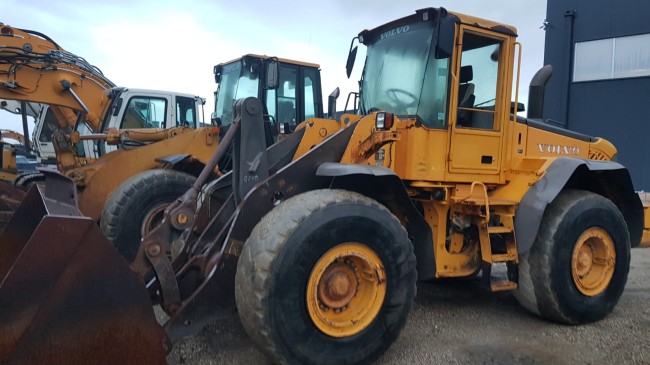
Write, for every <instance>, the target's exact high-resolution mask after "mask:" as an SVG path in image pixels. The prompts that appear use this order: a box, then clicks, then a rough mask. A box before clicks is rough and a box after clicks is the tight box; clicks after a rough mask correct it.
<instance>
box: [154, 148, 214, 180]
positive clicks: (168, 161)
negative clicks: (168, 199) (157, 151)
mask: <svg viewBox="0 0 650 365" xmlns="http://www.w3.org/2000/svg"><path fill="white" fill-rule="evenodd" d="M156 162H158V163H160V164H162V165H163V166H165V165H166V166H167V168H169V169H171V170H177V171H182V172H186V173H188V174H190V175H193V176H199V174H200V173H201V170H203V167H204V166H205V163H203V161H201V160H198V159H196V158H193V157H192V155H190V154H187V153H179V154H175V155H167V156H163V157H158V158H156Z"/></svg>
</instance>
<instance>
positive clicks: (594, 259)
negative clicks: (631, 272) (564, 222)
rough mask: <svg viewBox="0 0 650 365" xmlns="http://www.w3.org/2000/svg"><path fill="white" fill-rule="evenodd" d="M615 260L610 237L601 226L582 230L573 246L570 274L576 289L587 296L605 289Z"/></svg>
mask: <svg viewBox="0 0 650 365" xmlns="http://www.w3.org/2000/svg"><path fill="white" fill-rule="evenodd" d="M615 262H616V249H615V247H614V241H613V240H612V237H611V236H610V235H609V233H607V231H605V230H604V229H602V228H598V227H592V228H589V229H588V230H586V231H584V232H583V233H582V235H580V237H579V238H578V241H577V243H576V245H575V247H574V248H573V256H572V259H571V274H572V276H573V282H574V283H575V285H576V287H577V288H578V290H579V291H580V292H581V293H582V294H584V295H586V296H589V297H593V296H596V295H599V294H601V293H602V292H604V291H605V289H607V286H608V285H609V283H610V281H611V280H612V276H613V275H614V265H615Z"/></svg>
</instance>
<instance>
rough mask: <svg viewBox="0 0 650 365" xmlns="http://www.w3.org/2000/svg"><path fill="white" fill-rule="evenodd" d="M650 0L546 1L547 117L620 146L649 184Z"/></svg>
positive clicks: (637, 179) (638, 181) (644, 185)
mask: <svg viewBox="0 0 650 365" xmlns="http://www.w3.org/2000/svg"><path fill="white" fill-rule="evenodd" d="M649 16H650V1H647V0H589V1H585V0H548V3H547V15H546V22H545V23H544V26H545V28H546V47H545V56H544V63H545V64H550V65H552V66H553V76H552V77H551V80H550V82H549V83H548V85H547V87H546V92H545V96H544V98H545V104H544V118H546V119H552V120H556V121H558V122H561V123H563V124H564V125H565V126H566V127H567V128H569V129H571V130H574V131H577V132H582V133H586V134H590V135H593V136H600V137H604V138H606V139H608V140H610V141H611V142H612V143H614V145H615V146H616V147H617V148H618V161H619V162H621V163H622V164H623V165H625V166H627V167H628V169H629V170H630V172H631V174H632V180H633V182H634V186H635V188H636V189H637V190H646V191H648V190H650V159H649V157H650V21H648V17H649Z"/></svg>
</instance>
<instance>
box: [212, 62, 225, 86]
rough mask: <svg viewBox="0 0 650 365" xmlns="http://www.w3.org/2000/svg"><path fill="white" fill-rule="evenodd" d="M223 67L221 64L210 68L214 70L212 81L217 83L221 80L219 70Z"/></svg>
mask: <svg viewBox="0 0 650 365" xmlns="http://www.w3.org/2000/svg"><path fill="white" fill-rule="evenodd" d="M222 69H223V67H222V66H221V65H216V66H214V69H213V70H212V71H213V72H214V82H216V83H217V84H218V83H219V82H221V71H222Z"/></svg>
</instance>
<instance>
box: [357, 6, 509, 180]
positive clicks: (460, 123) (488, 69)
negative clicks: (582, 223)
mask: <svg viewBox="0 0 650 365" xmlns="http://www.w3.org/2000/svg"><path fill="white" fill-rule="evenodd" d="M515 37H516V33H515V30H514V28H511V27H508V26H504V25H502V24H497V23H492V22H489V21H483V20H481V19H478V18H472V17H467V16H464V15H462V14H452V13H448V12H447V11H446V10H445V9H443V8H439V9H434V8H430V9H423V10H419V11H417V12H416V14H415V15H411V16H409V17H405V18H402V19H398V20H396V21H393V22H390V23H388V24H385V25H383V26H380V27H378V28H375V29H373V30H366V31H363V32H361V33H360V34H359V36H358V38H359V42H360V43H362V44H364V45H365V46H366V47H367V52H366V61H365V65H364V70H363V73H362V79H361V82H360V101H361V111H362V112H363V113H364V114H367V113H371V112H374V111H386V112H391V113H393V114H396V115H397V116H398V117H400V119H401V120H415V121H416V125H417V126H418V127H419V128H415V129H410V130H408V131H406V133H408V134H409V135H413V136H414V137H415V136H417V137H416V138H417V139H421V140H423V141H424V140H426V141H428V143H427V144H412V143H411V144H408V145H407V144H402V145H401V146H399V143H398V146H399V147H398V148H397V151H396V152H395V153H396V154H397V158H400V157H401V158H403V159H405V160H406V161H412V163H411V164H410V165H411V166H410V167H408V168H404V169H398V170H399V171H398V172H400V173H401V174H403V175H404V176H403V177H405V178H407V179H413V180H424V181H427V180H429V181H441V180H447V181H449V180H454V181H459V182H463V181H469V182H471V181H474V180H477V178H476V175H477V174H480V175H485V176H483V177H481V180H482V181H487V182H495V183H498V182H502V179H503V175H502V174H501V171H502V157H503V156H504V149H505V145H506V143H505V142H504V135H506V131H507V127H508V124H507V123H508V121H509V120H510V105H511V103H510V96H511V91H512V81H513V79H512V70H513V60H514V45H515ZM351 55H352V52H351ZM400 164H401V163H400ZM401 165H402V166H404V165H408V164H401ZM416 165H417V166H416Z"/></svg>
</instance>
